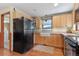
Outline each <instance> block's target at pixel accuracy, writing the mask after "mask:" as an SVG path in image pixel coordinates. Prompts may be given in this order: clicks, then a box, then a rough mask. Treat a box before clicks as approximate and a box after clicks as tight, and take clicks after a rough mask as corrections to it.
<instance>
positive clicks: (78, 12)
mask: <svg viewBox="0 0 79 59" xmlns="http://www.w3.org/2000/svg"><path fill="white" fill-rule="evenodd" d="M75 22H79V10H77V11H76V20H75Z"/></svg>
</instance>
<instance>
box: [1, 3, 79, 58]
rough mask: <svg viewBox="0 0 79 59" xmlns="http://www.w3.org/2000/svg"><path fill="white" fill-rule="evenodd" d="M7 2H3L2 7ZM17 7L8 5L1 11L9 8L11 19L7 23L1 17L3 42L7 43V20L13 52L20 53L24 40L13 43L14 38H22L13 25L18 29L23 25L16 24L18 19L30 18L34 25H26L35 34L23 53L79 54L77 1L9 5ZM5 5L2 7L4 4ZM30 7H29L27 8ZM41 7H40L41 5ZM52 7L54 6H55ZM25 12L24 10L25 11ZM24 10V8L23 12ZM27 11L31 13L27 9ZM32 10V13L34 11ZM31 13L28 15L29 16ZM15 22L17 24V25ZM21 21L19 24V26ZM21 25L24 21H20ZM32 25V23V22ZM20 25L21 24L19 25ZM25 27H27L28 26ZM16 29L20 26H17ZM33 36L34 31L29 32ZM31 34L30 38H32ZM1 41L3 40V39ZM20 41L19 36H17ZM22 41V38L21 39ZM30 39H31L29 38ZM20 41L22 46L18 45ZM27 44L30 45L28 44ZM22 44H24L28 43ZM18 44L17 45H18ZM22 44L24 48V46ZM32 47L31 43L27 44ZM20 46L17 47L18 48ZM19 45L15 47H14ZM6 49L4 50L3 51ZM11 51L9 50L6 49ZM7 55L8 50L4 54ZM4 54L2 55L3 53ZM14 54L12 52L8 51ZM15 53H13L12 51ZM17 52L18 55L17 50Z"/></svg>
mask: <svg viewBox="0 0 79 59" xmlns="http://www.w3.org/2000/svg"><path fill="white" fill-rule="evenodd" d="M3 5H4V6H5V5H7V4H2V6H3ZM8 5H12V6H14V7H16V8H14V7H9V8H6V9H2V10H0V15H4V14H5V13H6V12H8V11H10V14H9V15H10V18H9V19H10V20H9V21H8V22H7V21H6V22H5V21H2V19H3V18H1V20H0V21H1V22H0V24H1V27H0V29H1V33H0V37H1V38H2V39H0V43H1V42H2V41H3V42H4V40H3V39H4V38H3V37H4V23H9V27H10V28H9V33H10V34H9V39H10V43H9V45H10V47H9V50H10V51H12V53H13V52H15V51H16V52H17V53H19V52H20V51H19V52H18V51H17V50H18V49H19V47H18V46H21V45H22V44H23V43H24V41H23V42H22V41H20V42H22V43H21V44H20V43H18V42H17V43H16V44H15V43H14V42H15V41H13V40H15V39H18V38H20V37H21V36H20V34H19V36H18V37H17V38H15V35H17V34H15V33H14V32H15V31H14V30H15V29H14V28H19V30H20V27H21V25H20V24H19V23H17V22H18V21H16V19H17V18H18V20H21V18H22V19H23V18H24V19H27V20H28V19H29V20H31V21H32V22H33V24H32V25H30V26H28V27H27V25H24V26H25V27H27V28H29V27H30V28H29V30H30V29H31V28H32V29H33V37H31V38H29V39H30V40H31V39H32V40H33V41H32V44H31V45H32V47H31V48H30V49H29V50H28V51H27V52H25V50H24V51H22V52H24V54H20V53H19V55H24V56H29V55H30V56H77V55H79V52H78V50H79V46H78V44H79V38H78V37H79V31H78V30H79V28H78V24H79V23H78V22H79V4H75V3H59V4H54V3H47V4H43V3H40V4H31V3H29V4H27V3H26V4H22V5H23V6H24V5H26V7H23V8H22V7H19V6H21V4H8ZM4 6H3V7H4ZM28 6H29V8H27V7H28ZM40 6H41V7H40ZM52 6H53V7H52ZM24 8H26V13H27V14H26V13H25V12H22V10H23V11H25V10H24ZM20 9H21V11H20ZM27 11H28V12H27ZM32 13H33V14H32ZM28 14H29V15H28ZM13 22H16V25H14V24H15V23H13ZM17 24H19V25H17ZM21 24H22V23H21ZM29 24H31V23H29ZM19 26H20V27H19ZM25 27H24V28H25ZM16 30H17V29H16ZM30 36H31V34H30ZM30 36H29V37H30ZM1 40H2V41H1ZM18 40H19V39H18ZM22 40H23V38H22ZM28 42H29V40H28ZM4 44H5V43H1V45H0V48H4V46H3V45H4ZM19 44H20V45H19ZM25 45H27V44H25ZM25 45H23V46H25ZM15 46H16V47H15ZM23 46H22V47H20V48H22V49H24V48H25V47H23ZM28 46H30V44H29V45H28ZM17 47H18V48H17ZM14 48H16V49H14ZM4 50H5V49H3V50H1V51H4ZM7 53H8V52H7ZM4 54H5V53H4ZM4 54H3V55H4ZM9 54H11V53H9ZM12 55H13V54H12ZM14 55H17V54H16V53H15V54H14Z"/></svg>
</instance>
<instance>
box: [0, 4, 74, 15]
mask: <svg viewBox="0 0 79 59" xmlns="http://www.w3.org/2000/svg"><path fill="white" fill-rule="evenodd" d="M9 6H10V7H11V6H12V7H15V8H17V9H19V10H21V11H23V12H25V13H26V14H28V15H31V16H44V15H49V14H56V13H61V12H67V11H70V10H72V9H73V3H59V4H58V6H56V7H55V6H54V3H0V9H4V8H6V7H9Z"/></svg>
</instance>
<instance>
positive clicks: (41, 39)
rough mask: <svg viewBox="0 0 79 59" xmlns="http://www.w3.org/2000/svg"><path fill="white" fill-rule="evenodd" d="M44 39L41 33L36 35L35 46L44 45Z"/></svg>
mask: <svg viewBox="0 0 79 59" xmlns="http://www.w3.org/2000/svg"><path fill="white" fill-rule="evenodd" d="M44 42H45V41H44V37H43V36H41V35H40V33H35V44H44Z"/></svg>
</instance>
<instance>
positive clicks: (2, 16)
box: [1, 12, 11, 51]
mask: <svg viewBox="0 0 79 59" xmlns="http://www.w3.org/2000/svg"><path fill="white" fill-rule="evenodd" d="M7 14H9V15H10V12H6V13H4V14H2V15H1V20H2V21H1V22H2V23H1V32H3V48H4V15H7ZM8 24H9V50H10V51H11V32H10V16H9V23H8Z"/></svg>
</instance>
